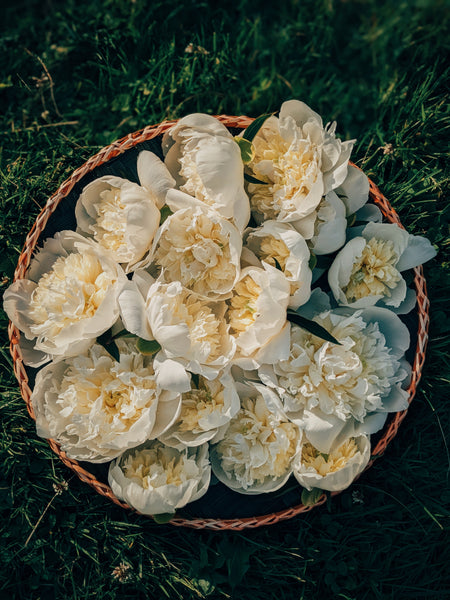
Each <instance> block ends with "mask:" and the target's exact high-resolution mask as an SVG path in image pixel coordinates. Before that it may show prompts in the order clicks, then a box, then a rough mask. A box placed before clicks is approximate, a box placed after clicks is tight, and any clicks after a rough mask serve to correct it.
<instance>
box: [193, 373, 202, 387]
mask: <svg viewBox="0 0 450 600" xmlns="http://www.w3.org/2000/svg"><path fill="white" fill-rule="evenodd" d="M191 379H192V383H193V385H194V386H195V387H196V388H197V390H198V386H199V385H200V375H198V374H197V373H191Z"/></svg>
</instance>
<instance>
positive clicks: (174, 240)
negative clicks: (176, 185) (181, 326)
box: [152, 197, 242, 299]
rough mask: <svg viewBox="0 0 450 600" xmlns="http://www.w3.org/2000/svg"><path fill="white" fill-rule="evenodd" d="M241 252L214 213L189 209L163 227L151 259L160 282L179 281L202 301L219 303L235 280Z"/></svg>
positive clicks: (228, 225)
mask: <svg viewBox="0 0 450 600" xmlns="http://www.w3.org/2000/svg"><path fill="white" fill-rule="evenodd" d="M188 198H189V197H188ZM241 250H242V238H241V235H240V233H239V231H238V230H237V229H236V228H235V227H234V225H232V224H231V223H230V222H228V221H226V220H225V219H223V218H222V217H221V216H220V215H219V214H218V213H216V212H215V211H212V210H210V209H207V208H203V207H201V206H195V205H191V206H190V207H188V208H185V209H183V210H178V211H177V212H175V213H174V214H173V215H171V216H170V217H168V218H167V219H166V221H165V222H164V223H163V225H162V227H161V228H160V230H159V232H158V234H157V236H156V238H155V244H154V250H153V256H152V258H153V263H154V264H155V265H156V266H157V267H159V268H161V280H162V281H163V282H165V283H170V282H172V281H179V282H180V283H181V284H182V285H183V286H184V287H186V288H188V289H189V290H191V291H193V292H195V293H197V294H200V295H201V296H204V297H205V298H210V299H219V298H223V297H224V296H226V295H227V294H229V292H230V291H231V289H232V288H233V286H234V284H235V283H236V281H237V280H238V278H239V274H240V255H241Z"/></svg>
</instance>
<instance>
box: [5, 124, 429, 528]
mask: <svg viewBox="0 0 450 600" xmlns="http://www.w3.org/2000/svg"><path fill="white" fill-rule="evenodd" d="M215 118H217V119H218V120H219V121H220V122H221V123H223V124H224V125H225V126H226V127H228V128H237V129H245V128H246V127H248V125H249V124H250V123H251V122H252V121H253V120H254V119H253V118H251V117H247V116H230V115H218V116H216V117H215ZM176 122H177V120H172V121H163V122H162V123H159V124H157V125H149V126H147V127H144V128H143V129H141V130H139V131H136V132H134V133H130V134H128V135H126V136H125V137H123V138H121V139H119V140H117V141H115V142H113V143H112V144H110V145H108V146H105V147H104V148H102V149H101V150H100V151H99V152H98V153H97V154H95V155H94V156H92V157H91V158H89V159H88V160H87V161H86V162H85V163H84V164H83V165H81V167H79V168H78V169H76V170H75V171H74V172H73V173H72V175H71V176H70V177H69V178H68V179H67V180H66V181H64V182H63V183H62V184H61V185H60V186H59V188H58V189H57V191H56V192H55V193H54V194H53V195H52V196H51V197H50V198H49V199H48V201H47V203H46V206H45V207H44V208H43V209H42V211H41V212H40V214H39V215H38V216H37V218H36V220H35V222H34V224H33V226H32V228H31V230H30V231H29V233H28V235H27V237H26V240H25V243H24V246H23V250H22V252H21V254H20V256H19V259H18V262H17V267H16V270H15V273H14V281H16V280H18V279H24V278H25V276H26V272H27V269H28V267H29V264H30V261H31V257H32V254H33V252H34V250H35V248H36V245H37V242H38V240H39V236H40V234H41V233H42V231H43V230H44V228H45V226H46V224H47V222H48V220H49V218H50V217H51V215H52V214H53V212H54V211H55V209H56V207H57V206H58V205H59V203H60V202H61V201H62V200H63V199H64V198H65V197H66V196H67V195H68V194H69V193H70V191H71V190H72V189H73V187H74V185H75V184H76V183H78V181H80V180H81V179H82V178H83V177H84V176H85V175H86V174H87V173H89V172H90V171H92V170H93V169H95V168H96V167H98V166H100V165H102V164H104V163H106V162H108V161H110V160H111V159H113V158H115V157H117V156H119V155H121V154H123V153H125V152H126V151H127V150H130V149H131V148H134V147H135V146H137V145H138V144H141V143H143V142H146V141H149V140H151V139H154V138H156V137H158V136H160V135H162V134H163V133H165V132H166V131H167V130H168V129H170V127H172V126H173V125H174V124H175V123H176ZM350 164H353V163H350ZM354 166H356V165H354ZM358 168H359V167H358ZM369 184H370V190H369V195H370V198H371V200H372V201H373V202H374V203H375V204H376V205H377V206H379V208H380V210H381V211H382V213H383V216H384V217H385V219H387V220H388V221H389V222H390V223H396V224H397V225H399V226H400V227H402V228H404V227H403V225H402V224H401V222H400V218H399V216H398V214H397V213H396V211H395V210H394V209H393V208H392V206H391V205H390V204H389V202H388V200H387V199H386V198H385V197H384V195H383V194H382V193H381V191H380V190H379V189H378V187H377V186H376V185H375V184H374V183H373V181H371V180H370V179H369ZM414 286H415V288H416V293H417V313H418V331H417V344H416V351H415V355H414V362H413V365H412V375H411V382H410V385H409V387H408V388H407V391H408V393H409V397H408V403H409V404H410V403H411V402H412V400H413V398H414V396H415V394H416V390H417V385H418V383H419V381H420V378H421V375H422V367H423V363H424V361H425V352H426V346H427V342H428V328H429V299H428V296H427V290H426V281H425V278H424V276H423V268H422V266H419V267H416V268H415V269H414ZM8 335H9V339H10V352H11V356H12V359H13V366H14V373H15V376H16V379H17V381H18V383H19V386H20V390H21V394H22V398H23V399H24V401H25V403H26V406H27V410H28V413H29V414H30V416H31V418H32V419H33V420H35V415H34V411H33V407H32V405H31V400H30V399H31V389H30V387H29V385H28V375H27V372H26V369H25V366H24V363H23V356H22V352H21V349H20V347H19V339H20V332H19V330H18V329H17V327H15V326H14V325H13V324H12V323H11V322H10V323H9V327H8ZM406 414H407V410H404V411H401V412H397V413H394V414H393V415H391V416H390V418H388V421H387V423H388V424H387V425H385V427H384V433H383V435H382V437H381V438H380V439H379V441H378V443H377V445H376V446H375V448H374V449H373V450H372V455H371V460H370V462H369V463H368V465H367V467H366V469H365V470H367V469H368V468H369V467H370V466H371V465H372V464H373V462H374V461H375V460H376V459H377V458H379V457H380V456H382V455H383V453H384V452H385V450H386V448H387V446H388V445H389V444H390V442H391V441H392V439H393V438H394V437H395V436H396V434H397V432H398V429H399V427H400V424H401V423H402V421H403V419H404V418H405V416H406ZM48 443H49V445H50V447H51V449H52V450H53V451H54V452H55V453H56V454H57V455H58V456H59V458H60V459H61V461H62V462H63V463H64V464H65V465H66V466H67V467H69V468H70V469H71V470H72V471H74V472H75V474H76V475H77V476H78V477H79V479H81V480H82V481H84V482H85V483H87V484H88V485H90V486H91V487H92V488H94V489H95V491H96V492H97V493H99V494H100V495H102V496H105V497H106V498H109V500H111V501H112V502H114V503H115V504H117V505H118V506H120V507H122V508H125V509H130V510H133V511H134V512H138V511H135V509H133V508H132V507H130V506H129V505H128V504H126V503H125V502H122V501H121V500H119V499H118V498H117V497H116V496H115V495H114V494H113V492H112V490H111V488H110V487H109V485H107V484H105V483H103V482H101V481H99V480H98V479H97V478H96V477H95V476H94V475H92V474H91V473H90V472H89V471H87V470H86V469H84V468H83V467H82V466H81V465H80V464H79V462H78V461H76V460H74V459H71V458H69V457H68V456H67V455H66V453H65V452H64V451H62V450H61V448H60V446H59V444H58V443H57V442H56V441H55V440H52V439H49V440H48ZM339 493H340V492H333V493H332V494H331V495H332V496H334V495H336V494H339ZM326 500H327V496H326V494H325V493H323V494H322V495H321V497H320V499H319V501H318V502H317V503H316V504H314V506H305V505H303V504H298V505H295V506H293V507H289V508H285V509H283V510H280V511H277V512H272V513H270V514H267V515H259V516H255V517H246V518H233V519H220V518H217V519H214V518H184V517H174V518H173V519H172V520H171V521H170V524H172V525H175V526H182V527H190V528H194V529H210V530H223V529H229V530H236V531H238V530H242V529H246V528H255V527H260V526H262V525H272V524H275V523H278V522H279V521H282V520H286V519H291V518H293V517H295V516H296V515H299V514H302V513H306V512H308V511H310V510H311V509H312V508H315V507H316V506H320V505H321V504H323V503H324V502H326ZM138 514H140V513H138ZM144 516H148V515H144Z"/></svg>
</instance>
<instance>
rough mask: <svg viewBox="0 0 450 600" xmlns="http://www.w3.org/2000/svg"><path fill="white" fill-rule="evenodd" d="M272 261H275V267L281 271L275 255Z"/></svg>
mask: <svg viewBox="0 0 450 600" xmlns="http://www.w3.org/2000/svg"><path fill="white" fill-rule="evenodd" d="M273 261H274V263H275V266H276V268H277V269H278V270H279V271H283V269H282V268H281V265H280V263H279V262H278V261H277V259H276V258H275V257H274V259H273Z"/></svg>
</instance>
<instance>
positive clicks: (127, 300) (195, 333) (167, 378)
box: [119, 281, 236, 392]
mask: <svg viewBox="0 0 450 600" xmlns="http://www.w3.org/2000/svg"><path fill="white" fill-rule="evenodd" d="M142 291H143V289H139V288H138V286H137V284H136V283H135V282H129V283H128V285H127V287H126V288H125V289H124V291H123V292H122V294H121V295H120V297H119V304H120V307H121V314H122V319H123V322H124V325H125V327H126V328H127V330H128V331H130V332H132V333H134V334H136V335H138V336H139V337H142V338H144V339H156V340H157V342H158V343H159V344H160V345H161V347H162V350H161V351H160V353H159V354H158V355H157V356H156V358H155V369H156V371H157V376H158V382H159V385H160V386H161V387H162V388H164V389H173V390H174V391H178V392H186V391H189V389H190V382H189V376H188V374H187V373H186V370H188V371H191V372H192V373H198V374H200V375H203V376H205V377H206V378H207V379H214V378H215V377H217V375H218V373H219V372H220V371H221V370H222V369H224V368H225V367H226V366H227V365H228V364H229V363H230V361H231V359H232V358H233V356H234V353H235V350H236V344H235V341H234V338H233V337H232V336H231V335H229V333H228V325H227V323H226V322H225V319H224V314H225V311H226V308H227V307H226V304H225V302H223V301H219V302H210V301H207V300H205V299H204V298H201V297H200V296H197V295H196V294H193V293H191V292H189V290H187V289H186V288H183V287H182V285H181V284H180V283H179V282H178V281H174V282H172V283H169V284H164V283H161V282H156V283H154V284H153V285H151V286H150V287H149V288H148V291H147V294H146V296H145V297H143V295H142Z"/></svg>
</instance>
